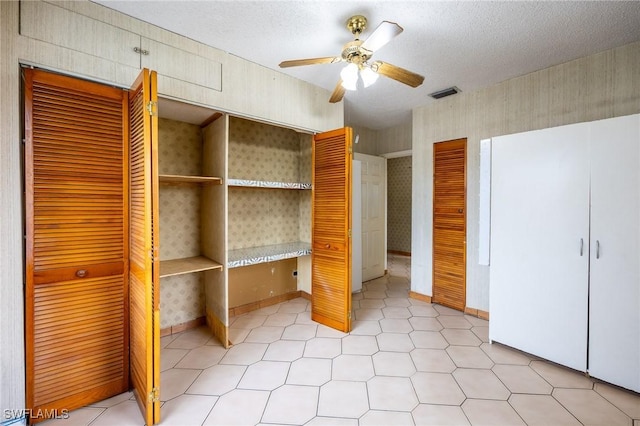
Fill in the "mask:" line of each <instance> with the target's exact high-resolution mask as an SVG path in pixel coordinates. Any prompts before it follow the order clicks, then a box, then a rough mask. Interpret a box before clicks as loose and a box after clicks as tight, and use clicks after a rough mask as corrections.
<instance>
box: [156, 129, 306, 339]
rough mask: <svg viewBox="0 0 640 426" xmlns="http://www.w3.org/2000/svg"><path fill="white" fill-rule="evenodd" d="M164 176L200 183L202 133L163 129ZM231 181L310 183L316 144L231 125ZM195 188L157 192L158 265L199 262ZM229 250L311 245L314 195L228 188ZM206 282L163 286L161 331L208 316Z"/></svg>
mask: <svg viewBox="0 0 640 426" xmlns="http://www.w3.org/2000/svg"><path fill="white" fill-rule="evenodd" d="M158 133H159V136H158V137H159V143H158V145H159V153H158V163H159V172H160V174H184V175H200V174H201V173H202V134H201V130H200V126H197V125H193V124H188V123H184V122H180V121H174V120H169V119H162V118H161V119H160V120H159V125H158ZM228 175H229V178H235V179H250V180H265V181H278V182H306V183H309V182H311V136H310V135H306V134H299V133H297V132H295V131H293V130H290V129H285V128H280V127H275V126H270V125H266V124H261V123H256V122H252V121H248V120H244V119H239V118H231V120H230V131H229V170H228ZM200 193H201V188H200V187H199V186H197V185H193V186H192V185H161V186H160V200H159V204H160V259H161V260H169V259H177V258H183V257H190V256H197V255H199V254H200ZM228 209H229V213H228V214H229V219H228V227H229V228H228V238H229V241H228V245H227V247H228V249H229V250H233V249H236V248H244V247H254V246H261V245H268V244H278V243H285V242H291V241H306V242H309V241H310V239H311V191H302V190H275V189H256V188H238V187H229V204H228ZM203 286H204V284H203V279H202V274H199V273H194V274H184V275H179V276H174V277H166V278H162V280H161V283H160V289H161V290H160V291H161V293H160V327H161V328H166V327H169V326H172V325H176V324H180V323H183V322H186V321H190V320H192V319H195V318H198V317H202V316H204V315H205V306H204V287H203Z"/></svg>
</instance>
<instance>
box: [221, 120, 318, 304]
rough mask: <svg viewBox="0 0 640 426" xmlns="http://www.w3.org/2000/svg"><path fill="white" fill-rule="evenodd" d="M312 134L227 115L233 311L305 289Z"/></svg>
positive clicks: (229, 268)
mask: <svg viewBox="0 0 640 426" xmlns="http://www.w3.org/2000/svg"><path fill="white" fill-rule="evenodd" d="M311 139H312V136H311V135H310V134H305V133H300V132H296V131H295V130H292V129H286V128H283V127H278V126H273V125H269V124H265V123H258V122H254V121H250V120H245V119H241V118H236V117H231V118H230V121H229V136H228V140H229V146H228V149H229V151H228V152H229V154H228V176H227V178H226V185H225V186H226V188H228V228H227V230H228V233H227V260H226V264H225V266H226V271H227V274H228V285H229V295H230V305H229V307H230V308H235V307H237V306H240V305H245V304H255V305H256V306H259V305H260V303H263V302H264V299H265V298H274V297H275V298H277V297H281V296H284V295H285V294H287V293H290V292H291V291H292V290H293V291H296V290H300V289H304V290H305V291H309V290H310V289H307V284H306V283H307V282H309V283H310V280H311V278H310V276H311V268H310V265H311V262H310V256H309V255H310V254H311V243H310V241H311V189H312V185H311V183H310V182H311ZM292 277H293V278H292ZM292 279H293V282H292V281H291V280H292ZM301 285H302V288H301ZM296 286H297V287H296Z"/></svg>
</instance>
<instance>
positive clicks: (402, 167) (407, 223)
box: [387, 156, 411, 253]
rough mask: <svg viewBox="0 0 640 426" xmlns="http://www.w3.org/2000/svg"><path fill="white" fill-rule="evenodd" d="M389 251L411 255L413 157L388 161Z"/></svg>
mask: <svg viewBox="0 0 640 426" xmlns="http://www.w3.org/2000/svg"><path fill="white" fill-rule="evenodd" d="M387 249H388V250H396V251H403V252H406V253H411V156H408V157H399V158H389V159H388V160H387Z"/></svg>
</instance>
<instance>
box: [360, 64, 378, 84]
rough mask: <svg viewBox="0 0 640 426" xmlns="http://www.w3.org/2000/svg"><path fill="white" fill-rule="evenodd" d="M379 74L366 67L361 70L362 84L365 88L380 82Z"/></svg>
mask: <svg viewBox="0 0 640 426" xmlns="http://www.w3.org/2000/svg"><path fill="white" fill-rule="evenodd" d="M378 76H379V75H378V73H377V72H375V71H373V70H372V69H371V68H368V67H365V68H362V70H360V77H362V83H363V84H364V87H369V86H371V85H372V84H373V83H375V82H376V80H378Z"/></svg>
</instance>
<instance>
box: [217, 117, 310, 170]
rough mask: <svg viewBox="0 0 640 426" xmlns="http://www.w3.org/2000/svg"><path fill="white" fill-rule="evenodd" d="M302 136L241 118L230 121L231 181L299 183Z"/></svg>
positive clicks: (232, 118)
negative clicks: (300, 137)
mask: <svg viewBox="0 0 640 426" xmlns="http://www.w3.org/2000/svg"><path fill="white" fill-rule="evenodd" d="M299 156H300V141H299V138H298V133H296V132H295V131H293V130H290V129H285V128H282V127H276V126H270V125H267V124H262V123H257V122H253V121H249V120H244V119H241V118H236V117H231V119H230V121H229V178H231V179H248V180H263V181H270V182H298V181H299V168H298V164H299V161H298V159H299Z"/></svg>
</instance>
